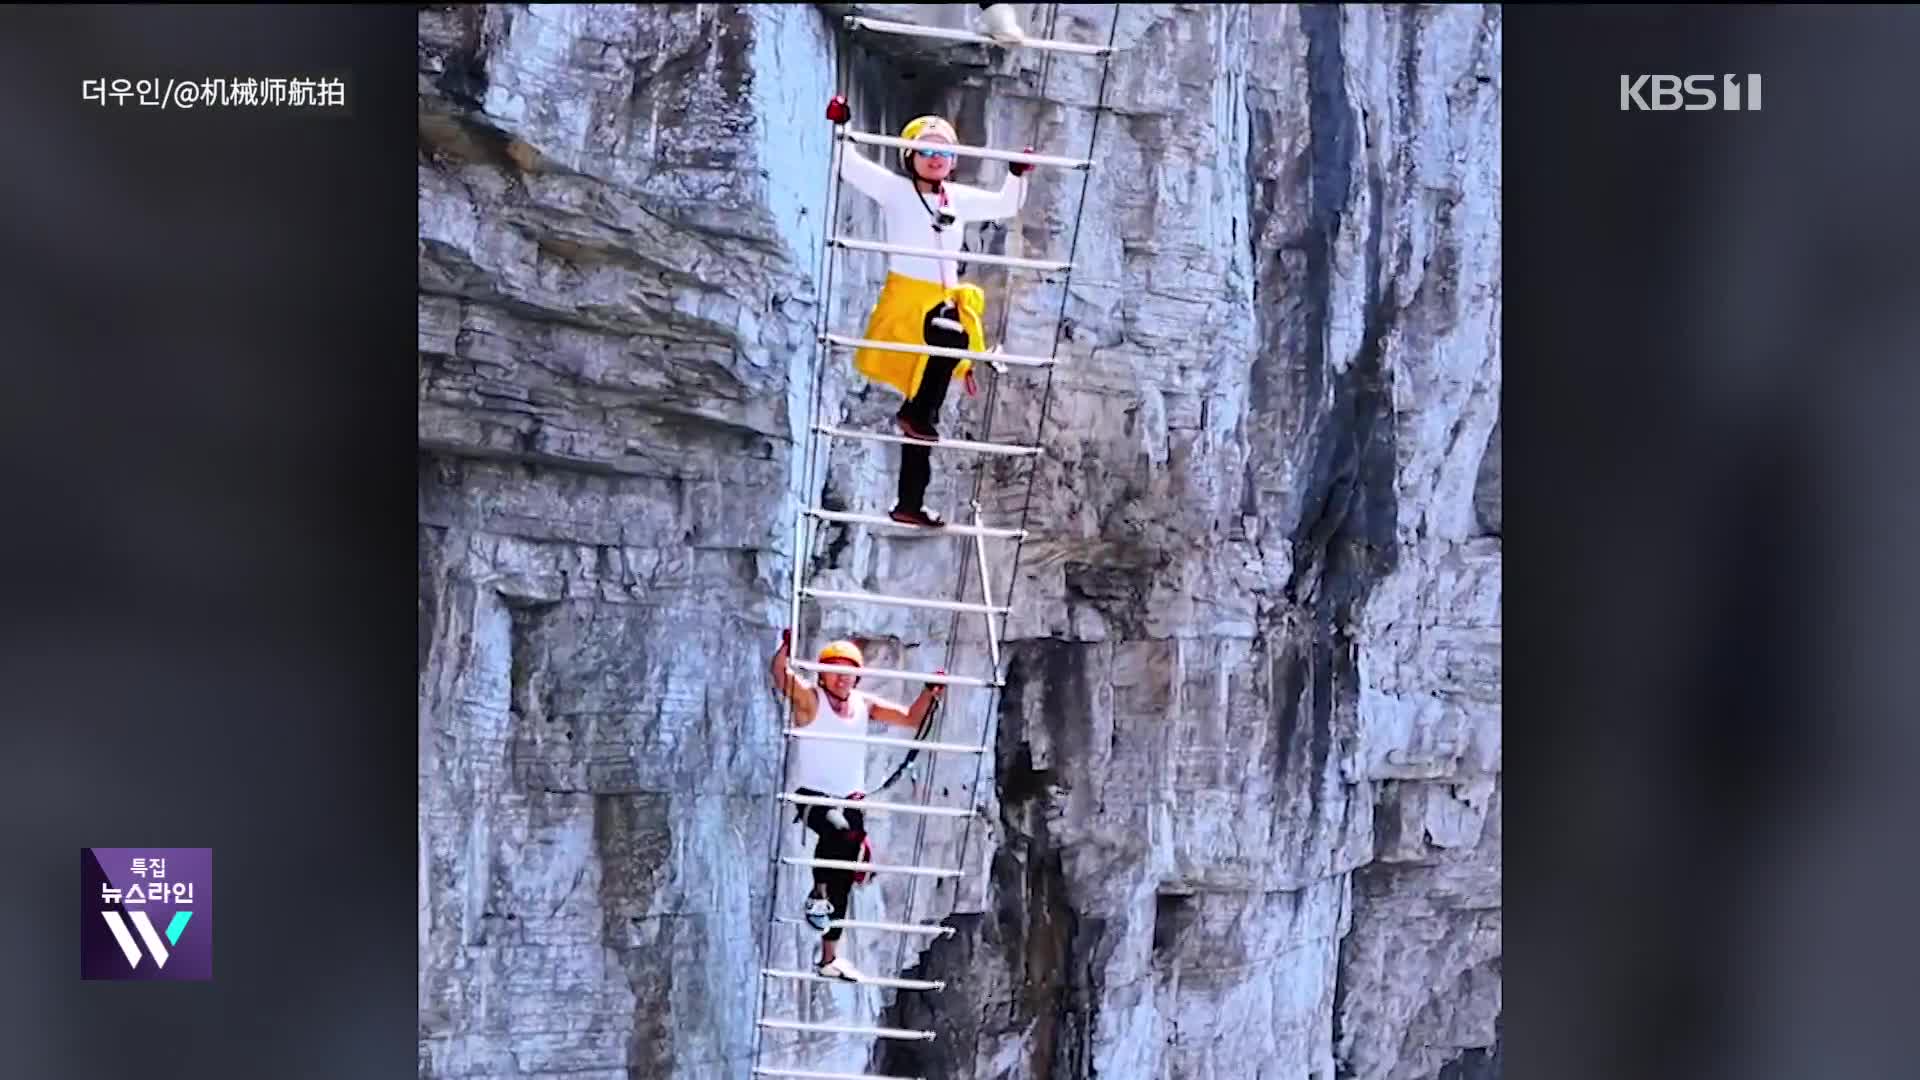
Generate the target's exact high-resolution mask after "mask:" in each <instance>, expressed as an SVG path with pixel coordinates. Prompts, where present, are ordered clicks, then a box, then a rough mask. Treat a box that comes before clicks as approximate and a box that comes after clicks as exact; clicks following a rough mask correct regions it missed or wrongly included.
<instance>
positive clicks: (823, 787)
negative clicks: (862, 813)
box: [787, 687, 867, 798]
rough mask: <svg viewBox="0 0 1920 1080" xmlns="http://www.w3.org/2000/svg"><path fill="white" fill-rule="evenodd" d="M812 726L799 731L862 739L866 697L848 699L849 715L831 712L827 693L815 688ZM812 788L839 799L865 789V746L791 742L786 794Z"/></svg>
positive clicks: (830, 741) (829, 741)
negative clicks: (799, 789)
mask: <svg viewBox="0 0 1920 1080" xmlns="http://www.w3.org/2000/svg"><path fill="white" fill-rule="evenodd" d="M813 694H814V711H813V722H812V723H810V724H808V725H807V726H806V727H803V728H801V729H800V730H801V731H807V732H819V733H821V734H823V735H865V734H866V733H867V695H865V694H863V693H861V692H860V691H858V690H855V691H853V692H852V693H850V694H848V695H847V704H848V705H849V706H850V708H849V709H848V715H846V716H841V715H840V714H839V713H837V712H835V711H834V710H833V704H832V702H831V701H829V700H828V699H827V694H826V691H824V690H821V689H820V688H819V687H815V688H814V691H813ZM803 787H806V788H812V789H814V790H815V791H824V792H826V793H827V794H828V795H830V796H832V797H834V798H841V797H844V796H846V795H850V794H852V793H853V792H856V791H865V790H866V788H867V744H866V743H857V742H846V741H843V740H840V739H807V738H798V739H794V740H793V747H792V748H791V749H790V750H789V751H788V754H787V790H788V791H793V790H795V789H798V788H803Z"/></svg>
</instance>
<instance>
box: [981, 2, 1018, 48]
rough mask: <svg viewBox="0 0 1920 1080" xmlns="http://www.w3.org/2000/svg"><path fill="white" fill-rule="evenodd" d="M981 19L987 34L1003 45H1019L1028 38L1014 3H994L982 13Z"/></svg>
mask: <svg viewBox="0 0 1920 1080" xmlns="http://www.w3.org/2000/svg"><path fill="white" fill-rule="evenodd" d="M980 21H981V22H982V23H984V24H985V31H986V35H987V36H988V37H990V38H992V39H993V40H995V41H998V42H1000V43H1001V44H1003V45H1018V44H1019V43H1020V42H1023V41H1025V40H1027V35H1026V34H1025V33H1023V32H1021V30H1020V16H1019V15H1018V14H1017V13H1016V12H1015V11H1014V10H1013V5H1012V4H994V5H993V6H991V7H989V8H987V9H986V10H984V11H982V12H981V13H980Z"/></svg>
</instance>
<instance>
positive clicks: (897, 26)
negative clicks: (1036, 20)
mask: <svg viewBox="0 0 1920 1080" xmlns="http://www.w3.org/2000/svg"><path fill="white" fill-rule="evenodd" d="M847 25H848V26H852V27H857V28H859V29H861V30H871V31H873V32H874V33H876V34H899V35H901V36H903V37H922V38H940V39H943V40H946V41H966V42H974V43H977V44H980V45H998V46H1000V47H1001V48H1003V49H1044V50H1047V51H1050V52H1063V53H1074V54H1077V55H1080V56H1105V55H1107V54H1108V53H1110V52H1112V51H1113V49H1112V47H1110V46H1107V45H1083V44H1081V43H1080V42H1078V41H1049V40H1047V39H1045V38H1027V39H1025V40H1023V41H1016V42H1005V41H995V40H994V39H993V38H990V37H988V36H987V35H985V34H976V33H974V32H973V31H971V30H949V29H947V28H946V27H944V26H915V25H914V24H912V23H903V22H887V21H886V20H884V19H869V18H867V17H866V16H864V15H849V16H847Z"/></svg>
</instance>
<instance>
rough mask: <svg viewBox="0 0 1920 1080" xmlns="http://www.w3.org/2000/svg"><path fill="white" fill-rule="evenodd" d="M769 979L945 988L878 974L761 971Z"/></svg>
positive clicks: (931, 983)
mask: <svg viewBox="0 0 1920 1080" xmlns="http://www.w3.org/2000/svg"><path fill="white" fill-rule="evenodd" d="M760 974H762V975H765V976H766V977H767V978H769V979H800V980H804V981H806V982H825V983H847V984H848V985H850V986H885V987H890V988H892V989H895V990H944V989H946V987H947V984H946V983H944V982H928V981H926V980H925V979H885V978H881V977H879V976H877V975H864V976H861V977H860V978H858V979H854V980H848V979H836V978H834V977H833V976H831V975H818V974H815V973H814V972H811V971H775V970H773V969H772V968H768V969H766V970H763V971H762V972H760Z"/></svg>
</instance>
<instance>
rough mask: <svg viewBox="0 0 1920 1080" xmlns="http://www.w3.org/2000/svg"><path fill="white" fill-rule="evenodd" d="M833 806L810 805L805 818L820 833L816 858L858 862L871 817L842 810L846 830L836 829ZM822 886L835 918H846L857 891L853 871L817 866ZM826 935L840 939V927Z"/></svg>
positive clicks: (816, 881) (816, 879)
mask: <svg viewBox="0 0 1920 1080" xmlns="http://www.w3.org/2000/svg"><path fill="white" fill-rule="evenodd" d="M794 794H796V795H813V796H816V797H823V798H830V799H840V798H845V795H844V793H843V794H840V795H828V794H827V793H826V792H824V791H815V790H814V789H812V788H804V787H803V788H796V789H794ZM832 809H834V808H833V807H829V806H809V807H807V808H806V811H807V812H806V815H805V818H806V822H807V828H809V829H812V830H813V831H814V832H815V833H817V834H819V836H820V840H819V842H818V843H816V844H814V846H813V857H814V858H816V859H841V860H844V861H847V862H854V861H857V860H858V859H859V858H860V844H861V841H863V840H865V839H866V835H867V819H866V818H865V817H863V816H862V815H861V813H860V811H858V810H851V809H845V808H842V809H841V811H840V812H841V813H843V814H845V815H846V817H847V827H846V828H844V829H836V828H834V827H833V822H831V821H828V820H827V812H828V811H829V810H832ZM822 886H825V887H826V890H827V899H828V901H830V902H831V903H832V904H833V917H834V918H835V919H844V918H846V917H847V899H848V897H849V896H850V895H851V894H852V892H853V871H851V870H831V869H828V868H827V867H824V866H816V867H814V868H813V887H814V889H815V890H816V891H818V890H819V889H820V888H821V887H822ZM823 936H824V937H825V938H826V939H827V940H828V941H839V940H840V928H839V927H837V926H836V927H834V928H833V929H831V930H828V931H827V932H826V934H825V935H823Z"/></svg>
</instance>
